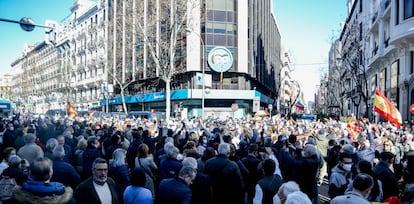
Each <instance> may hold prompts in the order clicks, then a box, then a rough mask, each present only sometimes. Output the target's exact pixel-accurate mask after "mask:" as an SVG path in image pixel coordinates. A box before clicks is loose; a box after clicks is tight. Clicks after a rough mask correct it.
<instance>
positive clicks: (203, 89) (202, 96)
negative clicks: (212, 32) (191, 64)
mask: <svg viewBox="0 0 414 204" xmlns="http://www.w3.org/2000/svg"><path fill="white" fill-rule="evenodd" d="M186 30H187V32H189V33H194V34H195V35H197V37H198V38H199V39H200V41H201V46H202V47H203V48H202V55H203V57H202V59H201V60H202V64H201V67H202V68H201V69H202V78H203V79H202V82H203V84H202V86H201V87H202V88H201V118H202V119H203V120H204V91H205V62H204V57H205V48H206V46H205V44H204V40H203V38H201V36H200V34H199V33H197V32H195V31H193V30H191V29H189V28H187V29H186Z"/></svg>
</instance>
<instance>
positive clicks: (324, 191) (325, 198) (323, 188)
mask: <svg viewBox="0 0 414 204" xmlns="http://www.w3.org/2000/svg"><path fill="white" fill-rule="evenodd" d="M328 189H329V181H328V179H327V178H326V177H325V178H324V179H323V183H322V185H320V186H319V189H318V193H319V194H318V197H319V203H320V204H325V203H329V202H331V199H330V198H329V195H328Z"/></svg>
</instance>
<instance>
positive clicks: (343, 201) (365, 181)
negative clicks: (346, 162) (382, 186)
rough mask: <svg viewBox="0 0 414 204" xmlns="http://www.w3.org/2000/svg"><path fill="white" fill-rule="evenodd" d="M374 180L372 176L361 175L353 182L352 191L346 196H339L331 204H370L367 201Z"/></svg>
mask: <svg viewBox="0 0 414 204" xmlns="http://www.w3.org/2000/svg"><path fill="white" fill-rule="evenodd" d="M373 183H374V181H373V179H372V177H371V176H370V175H368V174H364V173H360V174H358V175H357V176H356V177H355V178H354V180H353V182H352V191H348V192H346V193H345V195H341V196H337V197H335V198H334V199H332V200H331V204H349V203H358V204H369V203H370V202H369V201H368V200H367V199H366V197H367V196H369V192H370V191H371V188H372V186H373Z"/></svg>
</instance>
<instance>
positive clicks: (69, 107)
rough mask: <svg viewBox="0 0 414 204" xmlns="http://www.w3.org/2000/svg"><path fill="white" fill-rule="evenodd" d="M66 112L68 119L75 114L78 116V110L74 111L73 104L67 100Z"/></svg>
mask: <svg viewBox="0 0 414 204" xmlns="http://www.w3.org/2000/svg"><path fill="white" fill-rule="evenodd" d="M66 112H67V113H68V117H69V118H70V119H73V118H75V117H76V116H78V111H76V109H75V106H73V104H72V103H70V102H69V101H68V103H67V105H66Z"/></svg>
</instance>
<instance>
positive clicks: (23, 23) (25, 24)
mask: <svg viewBox="0 0 414 204" xmlns="http://www.w3.org/2000/svg"><path fill="white" fill-rule="evenodd" d="M0 21H2V22H8V23H17V24H19V25H20V27H21V28H22V29H23V30H24V31H27V32H30V31H33V30H34V28H35V27H42V28H49V29H53V27H50V26H45V25H39V24H35V23H34V22H33V20H32V19H31V18H29V17H23V18H22V19H20V21H16V20H10V19H5V18H0Z"/></svg>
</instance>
